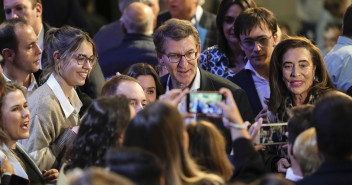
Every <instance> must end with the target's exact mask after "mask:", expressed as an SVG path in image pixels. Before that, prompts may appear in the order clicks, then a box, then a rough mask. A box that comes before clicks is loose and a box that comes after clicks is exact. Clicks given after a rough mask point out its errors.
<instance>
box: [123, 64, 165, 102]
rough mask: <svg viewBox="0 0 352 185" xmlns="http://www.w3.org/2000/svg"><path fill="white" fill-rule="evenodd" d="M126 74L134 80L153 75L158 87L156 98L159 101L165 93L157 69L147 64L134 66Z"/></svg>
mask: <svg viewBox="0 0 352 185" xmlns="http://www.w3.org/2000/svg"><path fill="white" fill-rule="evenodd" d="M125 74H126V75H128V76H131V77H133V78H137V77H138V76H139V75H151V76H152V77H153V79H154V82H155V86H156V98H157V99H158V98H159V96H160V95H162V94H164V93H165V90H164V87H163V86H162V85H161V82H160V78H159V76H158V74H157V73H156V71H155V69H154V68H153V67H152V66H151V65H149V64H147V63H137V64H133V65H131V66H130V67H129V68H128V69H127V70H126V72H125Z"/></svg>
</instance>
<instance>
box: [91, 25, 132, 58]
mask: <svg viewBox="0 0 352 185" xmlns="http://www.w3.org/2000/svg"><path fill="white" fill-rule="evenodd" d="M120 24H121V22H120V20H117V21H115V22H112V23H110V24H108V25H106V26H104V27H102V28H101V29H100V30H99V31H98V32H97V33H96V34H95V36H94V38H93V40H94V43H95V46H96V47H97V51H98V55H99V56H100V55H101V54H102V53H105V52H106V51H108V50H110V49H111V48H114V47H117V46H119V45H120V44H121V42H122V39H123V37H124V35H125V34H124V33H123V31H122V29H121V26H120Z"/></svg>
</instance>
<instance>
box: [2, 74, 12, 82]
mask: <svg viewBox="0 0 352 185" xmlns="http://www.w3.org/2000/svg"><path fill="white" fill-rule="evenodd" d="M1 74H2V76H3V77H4V78H5V80H6V82H10V81H11V80H10V79H9V78H7V76H6V75H5V73H1Z"/></svg>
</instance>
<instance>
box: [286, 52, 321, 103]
mask: <svg viewBox="0 0 352 185" xmlns="http://www.w3.org/2000/svg"><path fill="white" fill-rule="evenodd" d="M315 68H316V66H315V65H314V64H313V61H312V56H311V54H310V52H309V51H308V50H307V49H306V48H292V49H289V50H287V51H286V53H285V54H284V55H283V57H282V73H283V74H282V76H283V79H282V80H283V81H284V82H285V84H286V87H287V89H288V90H289V91H290V92H291V94H293V95H300V96H302V97H303V98H304V99H305V98H306V97H307V95H308V93H309V92H308V90H309V88H310V87H311V86H312V84H313V80H314V75H315Z"/></svg>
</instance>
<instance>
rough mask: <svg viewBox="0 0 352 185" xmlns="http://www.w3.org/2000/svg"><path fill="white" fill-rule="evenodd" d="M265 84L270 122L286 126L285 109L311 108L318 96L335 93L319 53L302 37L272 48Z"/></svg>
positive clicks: (286, 116)
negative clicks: (308, 105)
mask: <svg viewBox="0 0 352 185" xmlns="http://www.w3.org/2000/svg"><path fill="white" fill-rule="evenodd" d="M269 82H270V98H269V100H268V108H269V110H270V111H271V113H272V114H273V115H275V118H274V117H273V118H272V119H271V120H270V121H272V122H286V121H287V119H288V115H287V109H289V108H292V107H294V106H297V105H302V104H314V103H315V101H316V100H317V98H318V97H319V96H321V95H322V94H324V93H325V92H327V91H328V90H332V89H335V87H334V85H333V83H332V81H331V79H330V77H329V74H328V72H327V70H326V67H325V62H324V59H323V57H322V55H321V54H320V51H319V49H318V48H317V47H316V46H314V45H313V44H312V42H311V41H309V40H308V39H306V38H303V37H292V38H289V39H287V40H285V41H282V42H280V43H279V44H278V45H277V46H276V47H275V49H274V52H273V54H272V57H271V61H270V81H269Z"/></svg>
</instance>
